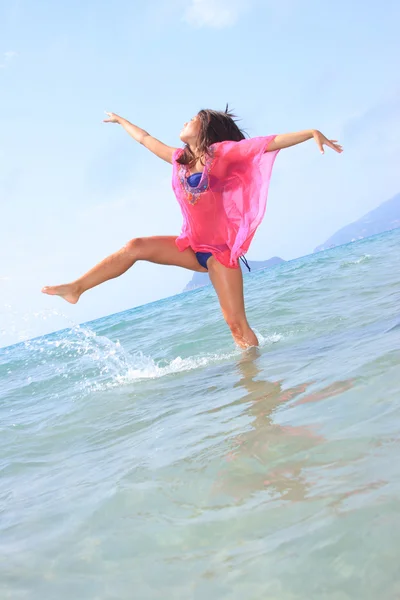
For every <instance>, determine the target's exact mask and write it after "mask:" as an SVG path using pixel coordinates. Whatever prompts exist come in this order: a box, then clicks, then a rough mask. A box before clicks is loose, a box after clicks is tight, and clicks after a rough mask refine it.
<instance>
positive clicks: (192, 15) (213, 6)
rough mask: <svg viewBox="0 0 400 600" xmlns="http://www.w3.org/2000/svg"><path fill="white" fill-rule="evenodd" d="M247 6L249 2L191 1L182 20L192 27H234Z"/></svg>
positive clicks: (221, 0) (227, 0)
mask: <svg viewBox="0 0 400 600" xmlns="http://www.w3.org/2000/svg"><path fill="white" fill-rule="evenodd" d="M249 6H250V1H249V0H247V2H246V1H245V0H191V3H190V5H189V6H188V8H187V9H186V11H185V15H184V19H185V21H187V22H188V23H189V24H190V25H193V26H194V27H212V28H214V29H222V28H224V27H230V26H231V25H234V24H235V23H236V22H237V20H238V19H239V17H240V15H241V14H242V13H243V12H244V11H245V10H247V9H248V8H249Z"/></svg>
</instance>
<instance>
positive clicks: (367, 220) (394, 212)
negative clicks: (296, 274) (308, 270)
mask: <svg viewBox="0 0 400 600" xmlns="http://www.w3.org/2000/svg"><path fill="white" fill-rule="evenodd" d="M397 227H400V194H397V195H396V196H395V197H394V198H391V200H387V201H386V202H383V203H382V204H381V205H380V206H378V208H375V209H374V210H371V212H369V213H367V214H366V215H364V216H363V217H361V219H359V220H358V221H355V222H354V223H350V225H346V226H345V227H343V228H342V229H339V231H337V232H336V233H335V234H333V236H332V237H330V238H329V239H328V240H327V241H326V242H325V243H324V244H321V246H317V247H316V248H315V250H314V252H320V251H321V250H327V249H328V248H334V247H335V246H340V245H341V244H347V243H348V242H355V241H356V240H362V239H363V238H365V237H369V236H370V235H375V234H377V233H383V232H384V231H390V230H391V229H396V228H397Z"/></svg>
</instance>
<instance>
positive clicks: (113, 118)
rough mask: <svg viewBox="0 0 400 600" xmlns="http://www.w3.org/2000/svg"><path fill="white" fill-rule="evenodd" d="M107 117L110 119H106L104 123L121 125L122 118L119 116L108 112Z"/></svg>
mask: <svg viewBox="0 0 400 600" xmlns="http://www.w3.org/2000/svg"><path fill="white" fill-rule="evenodd" d="M106 115H108V117H109V118H108V119H104V120H103V123H119V124H121V121H122V117H120V116H119V115H116V114H115V113H112V112H107V111H106Z"/></svg>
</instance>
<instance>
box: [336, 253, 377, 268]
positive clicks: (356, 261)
mask: <svg viewBox="0 0 400 600" xmlns="http://www.w3.org/2000/svg"><path fill="white" fill-rule="evenodd" d="M371 258H372V256H371V254H363V255H362V256H359V257H358V258H354V259H352V260H344V261H343V262H342V263H340V266H341V267H342V268H343V267H351V266H352V265H359V264H361V263H363V262H368V261H369V260H370V259H371Z"/></svg>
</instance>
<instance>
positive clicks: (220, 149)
mask: <svg viewBox="0 0 400 600" xmlns="http://www.w3.org/2000/svg"><path fill="white" fill-rule="evenodd" d="M273 137H274V136H256V137H249V138H244V139H243V140H239V141H233V140H226V141H224V142H217V143H215V144H212V145H211V146H210V149H211V151H212V152H213V154H214V155H215V156H218V157H226V158H229V157H230V156H232V158H239V157H246V156H248V155H249V154H250V155H252V154H262V153H263V152H265V150H266V148H267V146H268V144H269V142H270V141H271V139H272V138H273Z"/></svg>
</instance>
